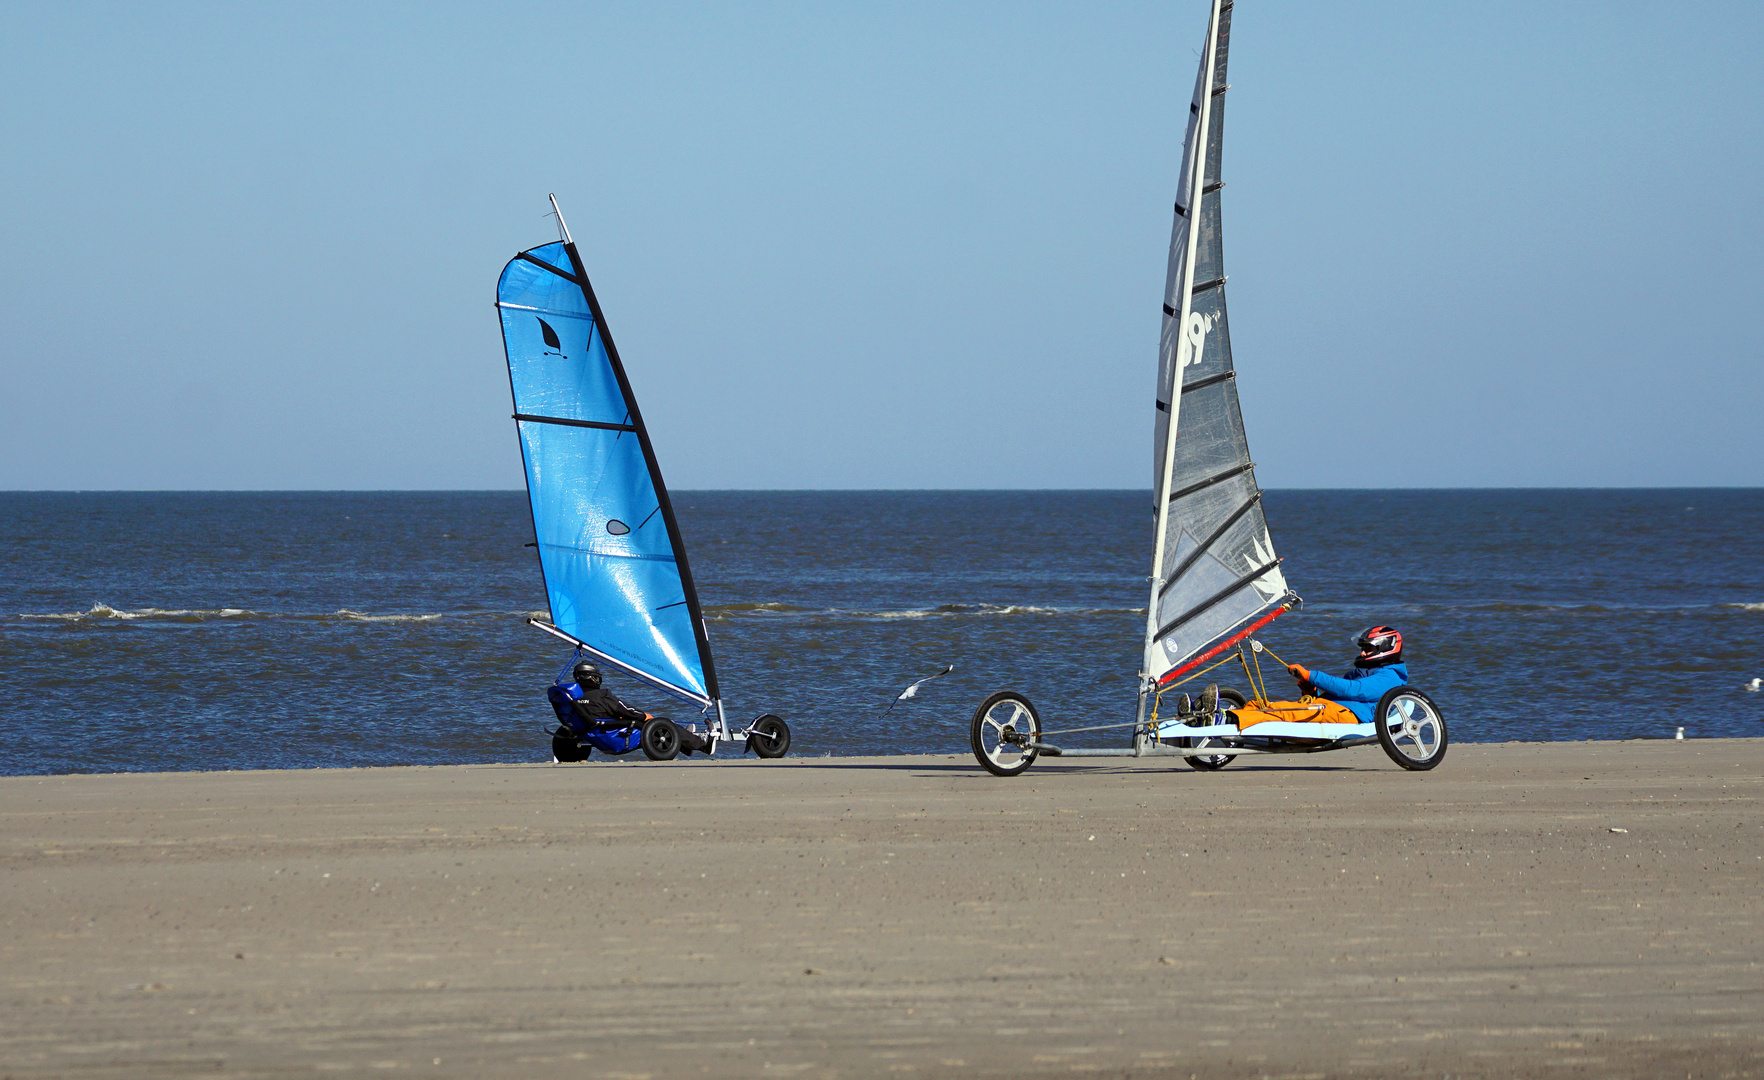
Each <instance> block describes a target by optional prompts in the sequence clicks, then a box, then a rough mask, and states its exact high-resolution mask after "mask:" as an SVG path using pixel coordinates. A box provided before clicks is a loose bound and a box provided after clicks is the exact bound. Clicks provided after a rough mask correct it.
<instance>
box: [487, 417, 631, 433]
mask: <svg viewBox="0 0 1764 1080" xmlns="http://www.w3.org/2000/svg"><path fill="white" fill-rule="evenodd" d="M514 418H515V419H516V420H525V421H527V422H528V423H531V424H563V425H564V426H565V427H585V428H599V429H600V430H602V431H636V430H637V429H636V428H634V427H632V426H631V425H630V424H605V423H602V422H600V421H599V420H566V419H564V418H563V417H561V416H535V415H534V414H532V413H515V414H514Z"/></svg>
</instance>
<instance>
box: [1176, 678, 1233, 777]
mask: <svg viewBox="0 0 1764 1080" xmlns="http://www.w3.org/2000/svg"><path fill="white" fill-rule="evenodd" d="M1248 704H1249V699H1248V698H1246V697H1244V696H1243V695H1242V694H1240V693H1238V692H1237V691H1235V690H1233V689H1231V688H1230V687H1226V686H1222V687H1220V688H1219V707H1220V708H1221V709H1241V708H1243V707H1244V706H1245V705H1248ZM1212 741H1213V740H1212V739H1177V740H1176V745H1177V746H1180V747H1182V748H1183V749H1184V750H1186V749H1189V748H1191V747H1192V748H1194V749H1196V750H1198V749H1200V748H1201V747H1204V746H1206V745H1207V744H1209V743H1211V742H1212ZM1236 756H1237V755H1236V754H1207V755H1205V756H1204V757H1201V756H1197V757H1189V758H1183V759H1182V760H1184V761H1186V762H1188V767H1189V768H1191V769H1199V770H1200V771H1201V772H1218V771H1219V770H1220V769H1223V768H1224V767H1225V766H1227V765H1229V764H1231V759H1232V758H1234V757H1236Z"/></svg>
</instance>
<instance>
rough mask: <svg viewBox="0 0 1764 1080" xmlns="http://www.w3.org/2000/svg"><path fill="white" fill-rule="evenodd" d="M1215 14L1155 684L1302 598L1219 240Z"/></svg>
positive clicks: (1152, 645) (1173, 328) (1178, 285)
mask: <svg viewBox="0 0 1764 1080" xmlns="http://www.w3.org/2000/svg"><path fill="white" fill-rule="evenodd" d="M1212 8H1213V18H1212V21H1211V23H1210V25H1209V26H1208V29H1207V42H1206V46H1205V48H1204V49H1203V52H1202V56H1201V64H1200V72H1199V74H1198V76H1197V77H1196V79H1195V88H1194V99H1193V101H1192V103H1191V104H1190V106H1189V110H1188V135H1187V138H1186V140H1185V141H1184V143H1183V153H1182V179H1181V183H1180V184H1179V185H1178V188H1177V197H1176V206H1175V226H1174V228H1173V230H1172V231H1171V236H1170V266H1169V274H1168V277H1167V279H1166V281H1165V286H1164V328H1163V334H1162V336H1161V338H1160V340H1159V345H1158V381H1157V403H1156V413H1155V424H1154V438H1153V451H1154V453H1153V469H1154V472H1153V486H1152V490H1153V492H1154V498H1155V499H1156V500H1157V502H1156V506H1155V511H1156V514H1157V525H1156V536H1155V550H1154V554H1153V558H1152V593H1151V603H1150V605H1149V607H1148V610H1147V619H1146V641H1145V668H1144V673H1145V677H1146V680H1147V686H1151V685H1153V684H1154V683H1156V682H1163V681H1169V680H1172V679H1175V678H1177V677H1179V676H1180V675H1182V674H1183V673H1184V672H1186V671H1189V670H1191V669H1193V668H1195V667H1197V666H1198V665H1199V664H1200V663H1201V662H1202V661H1203V660H1205V659H1207V658H1209V657H1211V656H1213V655H1217V654H1218V653H1219V652H1220V651H1222V650H1223V649H1225V648H1228V647H1229V646H1230V645H1232V644H1234V643H1235V642H1236V641H1238V640H1241V639H1242V638H1243V637H1244V636H1247V635H1248V634H1249V633H1251V632H1253V631H1254V630H1255V629H1256V628H1258V627H1259V626H1262V625H1265V624H1266V623H1267V622H1268V621H1269V620H1271V619H1272V618H1273V617H1274V616H1276V615H1278V614H1279V613H1280V612H1281V611H1284V610H1285V609H1286V607H1287V606H1288V604H1289V603H1290V602H1291V601H1292V600H1294V599H1296V598H1295V597H1294V596H1293V595H1292V593H1291V592H1290V591H1289V590H1288V589H1287V586H1286V579H1285V577H1284V576H1283V575H1282V574H1281V572H1280V567H1279V560H1278V558H1277V557H1276V556H1275V554H1274V546H1273V542H1272V540H1271V539H1270V538H1269V536H1268V523H1267V520H1266V519H1265V518H1264V517H1263V514H1262V506H1261V498H1262V492H1261V489H1260V488H1259V487H1257V486H1256V474H1255V466H1254V464H1253V463H1252V462H1251V461H1250V456H1249V443H1248V441H1247V439H1246V438H1245V436H1244V431H1243V414H1242V412H1241V410H1240V409H1239V408H1238V404H1237V385H1236V370H1235V369H1234V368H1233V367H1232V360H1231V332H1230V326H1229V322H1228V320H1227V318H1226V313H1225V259H1224V251H1223V247H1222V245H1221V242H1220V232H1219V209H1220V194H1221V189H1222V188H1223V187H1224V184H1223V182H1222V181H1221V180H1220V173H1219V166H1220V150H1221V147H1222V145H1223V142H1224V133H1225V123H1224V121H1225V97H1226V94H1225V90H1226V61H1227V59H1228V57H1229V54H1230V46H1231V3H1230V2H1229V0H1214V2H1213V5H1212ZM1197 149H1199V150H1201V151H1202V153H1199V154H1197V152H1196V151H1197ZM1197 158H1198V165H1199V172H1198V174H1197V171H1196V169H1197Z"/></svg>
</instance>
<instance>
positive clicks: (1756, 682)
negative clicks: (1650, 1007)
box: [907, 679, 1764, 691]
mask: <svg viewBox="0 0 1764 1080" xmlns="http://www.w3.org/2000/svg"><path fill="white" fill-rule="evenodd" d="M917 685H919V684H918V683H914V684H913V686H917ZM907 689H908V690H911V689H912V686H909V687H907ZM1746 689H1747V690H1753V691H1757V690H1764V679H1753V680H1752V681H1751V682H1749V683H1747V684H1746Z"/></svg>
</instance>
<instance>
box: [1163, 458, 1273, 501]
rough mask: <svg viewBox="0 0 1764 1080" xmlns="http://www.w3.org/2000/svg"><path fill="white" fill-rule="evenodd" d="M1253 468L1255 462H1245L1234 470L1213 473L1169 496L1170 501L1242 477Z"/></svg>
mask: <svg viewBox="0 0 1764 1080" xmlns="http://www.w3.org/2000/svg"><path fill="white" fill-rule="evenodd" d="M1255 467H1256V463H1255V462H1253V461H1246V462H1244V463H1243V464H1242V465H1239V466H1237V467H1236V468H1231V469H1226V470H1225V471H1224V472H1222V473H1215V474H1213V475H1212V476H1209V477H1207V478H1206V479H1205V480H1197V481H1195V482H1194V483H1192V484H1190V485H1188V486H1187V487H1185V488H1183V489H1182V490H1181V491H1178V492H1176V493H1175V494H1173V495H1171V496H1170V501H1171V502H1175V501H1176V500H1177V499H1185V498H1187V497H1188V496H1190V495H1193V494H1194V493H1195V492H1197V491H1205V490H1206V489H1207V488H1210V487H1212V486H1213V485H1214V484H1223V483H1224V482H1225V481H1227V480H1230V479H1232V478H1233V477H1237V476H1242V475H1243V474H1244V473H1246V472H1249V471H1250V470H1251V469H1253V468H1255Z"/></svg>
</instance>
